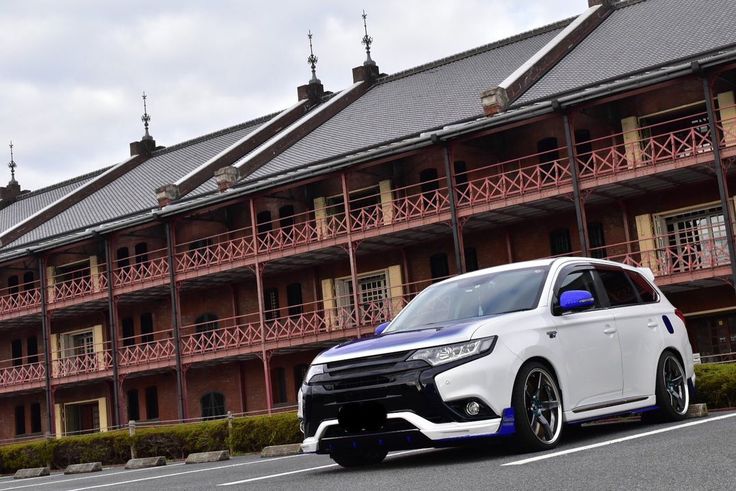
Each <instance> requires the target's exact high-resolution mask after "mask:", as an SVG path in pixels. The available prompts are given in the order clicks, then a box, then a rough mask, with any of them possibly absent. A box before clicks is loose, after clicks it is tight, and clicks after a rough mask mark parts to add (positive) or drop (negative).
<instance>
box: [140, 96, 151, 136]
mask: <svg viewBox="0 0 736 491" xmlns="http://www.w3.org/2000/svg"><path fill="white" fill-rule="evenodd" d="M141 97H142V98H143V116H141V121H143V128H144V129H145V130H146V134H145V135H143V138H142V140H153V137H152V136H151V135H150V134H149V133H148V122H149V121H151V116H150V115H149V114H148V106H147V105H146V99H147V98H148V96H147V95H146V92H145V91H144V92H143V95H142V96H141Z"/></svg>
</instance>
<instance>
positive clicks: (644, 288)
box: [626, 271, 659, 303]
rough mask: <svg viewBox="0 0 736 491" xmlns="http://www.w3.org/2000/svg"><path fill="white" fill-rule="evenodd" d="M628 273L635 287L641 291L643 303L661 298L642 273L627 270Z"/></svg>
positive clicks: (640, 295)
mask: <svg viewBox="0 0 736 491" xmlns="http://www.w3.org/2000/svg"><path fill="white" fill-rule="evenodd" d="M626 275H627V276H628V277H629V279H630V280H631V282H632V283H633V284H634V288H636V290H637V291H638V292H639V297H641V301H642V302H643V303H651V302H656V301H657V300H659V296H658V295H657V291H656V290H655V289H654V287H653V286H652V285H650V284H649V282H648V281H647V280H645V279H644V277H643V276H642V275H640V274H639V273H635V272H634V271H626Z"/></svg>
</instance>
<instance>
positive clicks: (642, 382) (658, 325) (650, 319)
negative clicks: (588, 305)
mask: <svg viewBox="0 0 736 491" xmlns="http://www.w3.org/2000/svg"><path fill="white" fill-rule="evenodd" d="M596 271H597V273H598V275H599V277H600V280H601V283H602V285H603V287H604V288H605V290H606V294H607V296H608V300H609V302H610V306H611V311H612V312H613V315H614V318H615V319H616V328H617V329H618V334H619V339H620V342H621V359H622V368H623V381H624V387H623V398H624V399H635V398H639V397H646V396H650V395H653V394H654V382H655V374H656V371H657V362H658V360H659V354H660V352H661V351H662V347H661V344H662V343H661V339H662V333H661V331H662V329H665V327H664V326H663V324H662V314H663V313H664V311H663V307H662V303H661V302H659V297H658V295H657V293H656V291H655V290H654V288H652V287H651V286H649V285H648V283H647V281H646V280H645V279H644V278H643V277H641V275H639V274H638V273H635V272H632V271H628V270H624V269H622V268H617V267H614V266H610V267H609V266H596ZM632 275H636V276H632Z"/></svg>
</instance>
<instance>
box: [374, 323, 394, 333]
mask: <svg viewBox="0 0 736 491" xmlns="http://www.w3.org/2000/svg"><path fill="white" fill-rule="evenodd" d="M389 324H390V322H384V323H383V324H379V325H378V327H377V328H376V330H375V331H374V334H375V335H376V336H380V335H381V333H382V332H383V331H385V330H386V328H387V327H388V325H389Z"/></svg>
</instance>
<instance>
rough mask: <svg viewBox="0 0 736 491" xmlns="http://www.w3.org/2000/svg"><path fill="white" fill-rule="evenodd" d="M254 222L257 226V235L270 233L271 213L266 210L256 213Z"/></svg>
mask: <svg viewBox="0 0 736 491" xmlns="http://www.w3.org/2000/svg"><path fill="white" fill-rule="evenodd" d="M256 222H257V224H258V234H259V235H260V234H265V233H267V232H270V231H271V229H272V227H273V224H272V223H271V212H270V211H268V210H266V211H261V212H258V215H256Z"/></svg>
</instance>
